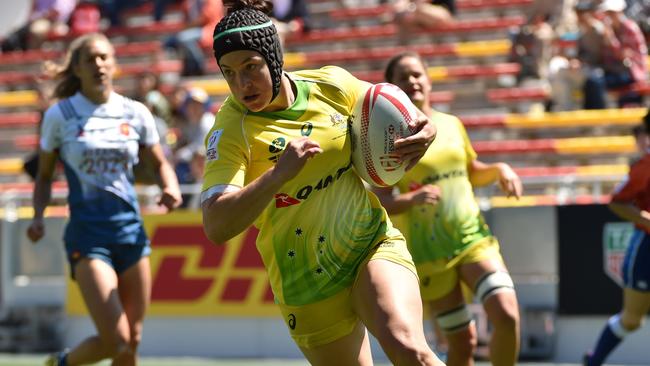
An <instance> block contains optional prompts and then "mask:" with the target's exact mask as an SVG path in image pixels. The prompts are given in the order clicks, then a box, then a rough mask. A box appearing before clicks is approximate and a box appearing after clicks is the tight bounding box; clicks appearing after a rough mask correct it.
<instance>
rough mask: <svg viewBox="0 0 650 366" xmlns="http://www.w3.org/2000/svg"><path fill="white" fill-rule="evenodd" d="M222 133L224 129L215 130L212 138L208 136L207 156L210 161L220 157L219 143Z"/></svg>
mask: <svg viewBox="0 0 650 366" xmlns="http://www.w3.org/2000/svg"><path fill="white" fill-rule="evenodd" d="M222 134H223V129H220V130H215V131H213V132H212V134H211V135H210V138H208V146H207V149H206V151H205V158H206V159H207V160H208V161H212V160H217V159H219V151H218V150H217V146H218V145H219V140H220V139H221V135H222Z"/></svg>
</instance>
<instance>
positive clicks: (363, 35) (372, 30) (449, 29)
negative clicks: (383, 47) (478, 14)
mask: <svg viewBox="0 0 650 366" xmlns="http://www.w3.org/2000/svg"><path fill="white" fill-rule="evenodd" d="M524 21H525V19H524V17H521V16H513V17H507V18H488V19H468V20H459V21H457V22H454V23H453V24H451V25H449V26H444V27H438V28H435V29H421V30H418V31H416V32H413V33H414V34H442V33H447V34H449V33H453V34H457V33H463V32H487V31H494V30H497V29H502V30H503V29H507V28H508V27H512V26H518V25H521V24H523V23H524ZM397 31H398V30H397V26H395V25H394V24H387V25H373V26H364V27H354V28H333V29H324V30H313V31H311V32H309V33H306V34H302V35H295V36H292V37H289V38H288V39H287V43H288V44H292V45H295V44H304V43H314V42H334V41H346V40H358V39H368V38H390V37H393V36H395V35H397Z"/></svg>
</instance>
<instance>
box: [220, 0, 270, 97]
mask: <svg viewBox="0 0 650 366" xmlns="http://www.w3.org/2000/svg"><path fill="white" fill-rule="evenodd" d="M264 20H265V21H264ZM233 24H236V25H239V26H236V27H235V26H231V25H233ZM242 24H248V25H242ZM213 39H214V42H213V44H212V48H213V50H214V57H215V58H216V59H217V63H219V59H220V58H221V57H222V56H223V55H225V54H227V53H229V52H233V51H241V50H251V51H257V52H258V53H259V54H260V55H262V57H263V58H264V60H265V61H266V64H267V65H268V67H269V70H270V72H271V81H272V82H273V96H272V97H271V101H273V99H275V97H277V96H278V94H279V93H280V81H281V80H282V66H283V59H282V48H281V46H280V39H279V38H278V32H277V30H276V29H275V26H274V25H273V22H272V21H271V19H270V18H269V17H268V16H266V14H264V13H262V12H260V11H257V10H254V9H241V10H237V11H235V12H232V13H230V14H228V15H227V16H226V17H224V18H223V19H222V20H221V21H220V22H219V24H217V26H216V27H215V30H214V37H213ZM219 65H221V64H219Z"/></svg>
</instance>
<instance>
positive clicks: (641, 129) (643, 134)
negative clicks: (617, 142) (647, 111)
mask: <svg viewBox="0 0 650 366" xmlns="http://www.w3.org/2000/svg"><path fill="white" fill-rule="evenodd" d="M648 132H649V131H647V130H646V127H645V124H643V123H641V124H638V125H636V126H634V128H632V135H633V136H634V141H635V142H636V150H637V153H639V154H640V155H641V156H643V155H644V154H646V153H648V150H649V149H650V134H648ZM637 159H638V158H637ZM632 164H634V162H632Z"/></svg>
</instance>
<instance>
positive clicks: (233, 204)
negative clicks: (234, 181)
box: [202, 138, 322, 243]
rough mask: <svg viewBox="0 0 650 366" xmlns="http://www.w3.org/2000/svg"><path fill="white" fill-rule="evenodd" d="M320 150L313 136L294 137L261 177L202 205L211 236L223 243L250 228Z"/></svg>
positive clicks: (213, 240)
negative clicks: (282, 189)
mask: <svg viewBox="0 0 650 366" xmlns="http://www.w3.org/2000/svg"><path fill="white" fill-rule="evenodd" d="M320 152H322V150H321V148H320V146H319V145H318V144H317V143H316V142H314V141H313V140H310V139H307V138H301V139H297V140H294V141H291V142H290V143H289V144H287V147H286V149H285V151H284V153H283V154H282V156H281V157H280V159H279V160H278V163H277V164H276V165H275V166H273V167H272V168H270V169H269V170H268V171H266V172H265V173H264V174H262V175H261V176H260V177H258V178H257V179H255V180H254V181H252V182H251V183H250V184H248V185H247V186H245V187H244V188H242V189H240V190H237V191H235V192H227V193H223V194H219V195H216V196H215V197H212V198H211V199H209V200H207V201H206V202H205V203H204V204H203V207H202V209H203V226H204V230H205V233H206V235H207V237H208V239H210V240H211V241H212V242H214V243H223V242H225V241H227V240H229V239H231V238H233V237H234V236H236V235H237V234H239V233H241V232H242V231H244V230H245V229H246V228H248V227H249V226H250V225H251V224H252V223H253V221H255V219H257V217H258V216H259V215H260V214H261V213H262V211H264V209H265V208H266V206H267V205H268V204H269V202H270V201H271V200H272V199H273V197H274V195H275V194H276V193H277V192H278V190H279V189H280V187H282V185H283V184H284V183H286V182H287V181H289V180H291V179H292V178H293V177H295V176H296V175H297V174H298V173H299V172H300V170H302V168H303V167H304V166H305V163H306V162H307V160H308V159H310V158H311V157H313V156H314V155H316V154H319V153H320ZM233 213H237V214H233Z"/></svg>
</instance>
